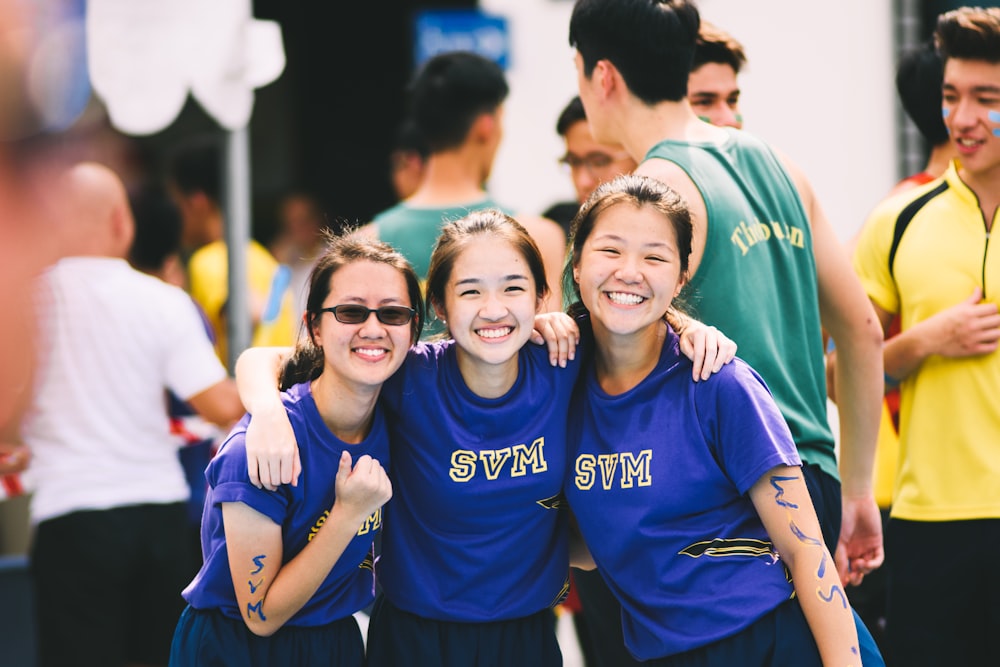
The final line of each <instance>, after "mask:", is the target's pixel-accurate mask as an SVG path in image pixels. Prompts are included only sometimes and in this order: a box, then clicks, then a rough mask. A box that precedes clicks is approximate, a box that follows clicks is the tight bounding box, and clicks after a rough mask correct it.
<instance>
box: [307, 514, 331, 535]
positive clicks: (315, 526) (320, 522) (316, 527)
mask: <svg viewBox="0 0 1000 667" xmlns="http://www.w3.org/2000/svg"><path fill="white" fill-rule="evenodd" d="M328 516H330V510H326V511H325V512H323V515H322V516H321V517H320V518H318V519H316V523H314V524H313V527H312V528H310V529H309V539H308V541H309V542H312V539H313V538H314V537H316V533H318V532H319V529H320V528H322V527H323V524H324V523H326V518H327V517H328Z"/></svg>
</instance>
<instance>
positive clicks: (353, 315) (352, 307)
mask: <svg viewBox="0 0 1000 667" xmlns="http://www.w3.org/2000/svg"><path fill="white" fill-rule="evenodd" d="M318 312H320V313H333V316H334V317H336V318H337V321H338V322H340V323H342V324H361V323H362V322H366V321H368V318H369V317H370V316H371V314H372V313H375V317H377V318H378V321H379V322H381V323H382V324H387V325H389V326H391V327H399V326H403V325H404V324H409V322H410V320H412V319H413V316H414V315H416V314H417V311H415V310H414V309H413V308H407V307H406V306H382V307H381V308H366V307H364V306H359V305H356V304H353V303H351V304H341V305H339V306H331V307H329V308H320V309H319V311H318Z"/></svg>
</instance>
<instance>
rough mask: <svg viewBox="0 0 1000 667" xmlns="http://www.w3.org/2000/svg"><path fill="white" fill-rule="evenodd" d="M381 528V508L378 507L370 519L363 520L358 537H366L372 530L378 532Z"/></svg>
mask: <svg viewBox="0 0 1000 667" xmlns="http://www.w3.org/2000/svg"><path fill="white" fill-rule="evenodd" d="M381 527H382V508H381V507H379V508H378V509H377V510H375V511H374V512H373V513H372V515H371V516H370V517H368V518H367V519H365V520H364V522H363V523H362V524H361V528H359V529H358V535H366V534H368V533H370V532H372V531H373V530H378V529H379V528H381Z"/></svg>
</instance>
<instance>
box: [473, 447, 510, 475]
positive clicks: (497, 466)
mask: <svg viewBox="0 0 1000 667" xmlns="http://www.w3.org/2000/svg"><path fill="white" fill-rule="evenodd" d="M509 458H510V447H504V448H503V449H484V450H483V451H481V452H479V460H480V461H482V462H483V470H484V471H485V472H486V479H490V480H493V479H496V478H497V477H499V476H500V471H501V470H503V465H504V464H505V463H507V459H509Z"/></svg>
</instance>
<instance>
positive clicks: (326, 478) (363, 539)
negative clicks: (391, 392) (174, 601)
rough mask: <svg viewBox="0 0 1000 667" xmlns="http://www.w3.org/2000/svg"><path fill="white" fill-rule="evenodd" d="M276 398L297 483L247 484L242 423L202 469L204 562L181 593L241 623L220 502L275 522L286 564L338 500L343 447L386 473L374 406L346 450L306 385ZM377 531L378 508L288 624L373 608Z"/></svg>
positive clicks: (384, 437) (383, 434)
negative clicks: (294, 452) (291, 440)
mask: <svg viewBox="0 0 1000 667" xmlns="http://www.w3.org/2000/svg"><path fill="white" fill-rule="evenodd" d="M281 399H282V401H283V402H284V404H285V410H286V411H287V412H288V418H289V420H290V421H291V423H292V429H293V430H294V432H295V439H296V441H297V442H298V443H299V456H300V457H301V458H302V476H301V477H300V478H299V484H298V486H291V485H289V484H285V485H282V486H280V487H279V488H278V490H277V491H266V490H263V489H258V488H257V487H255V486H254V485H253V484H251V483H250V477H249V475H248V474H247V456H246V444H245V440H246V427H247V425H248V424H249V423H250V418H249V415H248V416H245V417H244V418H243V419H242V420H240V422H239V423H238V424H237V425H236V426H235V427H234V428H233V430H232V432H231V433H230V434H229V437H228V438H227V440H226V442H225V443H224V444H223V445H222V448H221V449H220V450H219V453H218V454H217V455H216V456H215V458H214V459H212V462H211V463H210V464H209V466H208V469H207V470H206V471H205V477H206V479H207V480H208V484H209V489H208V496H207V498H206V499H205V510H204V515H203V517H202V526H201V544H202V552H203V555H204V558H205V563H204V565H202V568H201V571H200V572H198V575H197V576H196V577H195V579H194V581H192V582H191V584H190V585H189V586H188V587H187V588H186V589H184V593H183V595H184V598H185V599H186V600H187V601H188V603H190V604H191V606H192V607H194V608H195V609H218V610H219V611H221V612H222V613H223V614H225V615H226V616H229V617H230V618H234V619H240V618H242V614H241V610H240V609H239V608H238V607H237V603H236V593H235V591H234V589H233V581H232V577H231V575H230V572H229V554H228V550H227V549H226V538H225V531H224V528H223V522H222V506H221V503H225V502H241V503H245V504H247V505H249V506H250V507H252V508H253V509H255V510H257V511H258V512H260V513H261V514H264V515H266V516H267V517H268V518H270V519H271V520H272V521H274V522H275V523H277V524H279V525H280V526H281V537H282V541H283V547H284V555H283V558H284V562H285V563H287V562H288V561H289V560H291V559H292V558H293V557H294V556H295V555H296V554H298V553H299V552H300V551H302V549H303V548H304V547H305V546H306V544H308V543H309V540H310V539H312V537H313V535H314V534H315V533H316V531H318V530H319V528H320V526H322V525H323V523H324V521H325V520H326V518H327V516H328V515H329V512H330V508H331V507H333V501H334V499H335V498H336V493H335V490H334V478H335V476H336V474H337V469H338V467H339V465H340V455H341V453H342V452H343V451H344V450H345V449H346V450H347V451H349V452H350V453H351V458H352V459H353V461H354V462H356V461H357V460H358V458H359V457H361V456H363V455H365V454H368V455H369V456H371V457H372V458H374V459H377V460H378V461H379V462H380V463H381V464H382V467H383V468H385V469H386V470H388V469H389V439H388V434H387V431H386V428H385V422H384V419H383V415H382V411H381V409H380V408H378V407H376V409H375V416H374V419H373V420H372V428H371V431H370V432H369V434H368V436H367V437H366V438H365V439H364V441H362V442H360V443H358V444H353V445H352V444H347V443H345V442H343V441H342V440H340V439H339V438H337V437H336V436H335V435H333V433H331V432H330V429H329V428H328V427H327V426H326V423H325V422H324V421H323V418H322V417H321V416H320V414H319V410H318V409H317V408H316V403H315V401H314V400H313V396H312V391H311V390H310V388H309V384H308V383H303V384H297V385H295V386H293V387H291V388H290V389H289V390H288V391H287V392H284V393H282V395H281ZM381 526H382V511H381V510H379V511H377V512H376V513H375V514H373V515H372V516H371V517H369V519H368V521H366V522H365V523H364V524H363V525H362V526H361V527H360V528H359V530H358V534H357V535H356V536H355V537H354V539H353V540H351V542H350V544H349V545H348V546H347V548H346V549H345V550H344V553H343V555H341V557H340V559H339V560H338V561H337V564H336V565H335V566H334V567H333V570H331V571H330V573H329V574H328V575H327V577H326V579H325V580H324V581H323V583H322V584H321V585H320V587H319V589H318V590H317V591H316V593H315V594H314V595H313V596H312V598H311V599H310V600H309V601H308V602H306V604H305V605H304V606H303V607H302V609H300V610H299V611H298V612H296V614H295V615H294V616H292V617H291V618H290V619H289V620H288V622H287V624H286V625H292V626H319V625H325V624H327V623H331V622H333V621H335V620H338V619H341V618H344V617H346V616H349V615H351V614H353V613H354V612H356V611H358V610H360V609H364V608H365V607H367V606H368V605H369V604H371V603H372V601H373V600H374V588H375V582H374V573H373V568H372V543H373V541H374V539H375V535H376V533H378V531H379V530H381Z"/></svg>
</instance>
